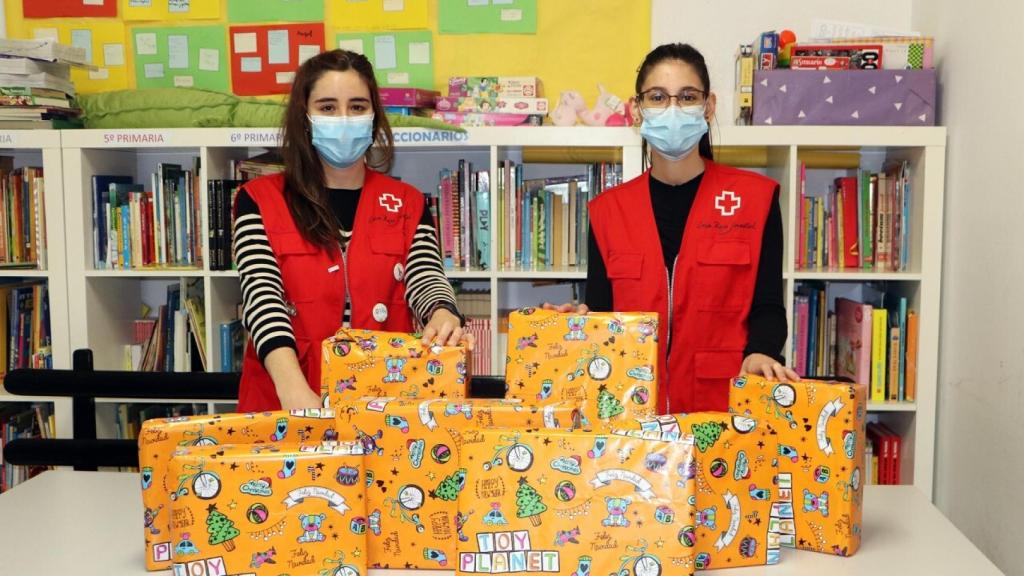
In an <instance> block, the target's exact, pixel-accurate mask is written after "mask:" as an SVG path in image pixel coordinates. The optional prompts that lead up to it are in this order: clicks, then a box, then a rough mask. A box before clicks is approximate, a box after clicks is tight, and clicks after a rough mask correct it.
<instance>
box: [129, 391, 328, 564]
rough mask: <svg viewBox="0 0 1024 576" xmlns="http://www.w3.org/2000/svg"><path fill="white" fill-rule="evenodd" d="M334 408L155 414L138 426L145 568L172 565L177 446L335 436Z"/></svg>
mask: <svg viewBox="0 0 1024 576" xmlns="http://www.w3.org/2000/svg"><path fill="white" fill-rule="evenodd" d="M335 427H336V424H335V418H334V412H333V411H331V410H326V409H320V408H318V409H310V410H293V411H275V412H252V413H246V414H215V415H201V416H182V417H177V418H154V419H152V420H147V421H145V422H144V423H143V424H142V429H141V430H140V432H139V471H140V473H141V479H142V504H143V506H144V510H145V521H144V531H145V535H146V538H145V541H146V569H147V570H166V569H168V568H170V567H171V555H172V552H173V549H174V545H173V543H172V542H171V540H170V530H169V528H170V524H169V520H168V516H169V515H170V512H169V509H170V503H171V499H172V497H174V496H175V494H176V492H177V491H178V488H180V487H179V486H177V482H176V481H175V480H174V479H173V477H171V476H168V474H167V463H168V462H169V461H170V459H171V455H172V454H173V453H174V451H175V450H177V449H179V448H187V447H192V446H211V445H217V444H256V443H269V442H294V443H300V442H301V443H315V442H323V441H331V440H337V439H338V434H337V432H336V431H335V430H336V428H335Z"/></svg>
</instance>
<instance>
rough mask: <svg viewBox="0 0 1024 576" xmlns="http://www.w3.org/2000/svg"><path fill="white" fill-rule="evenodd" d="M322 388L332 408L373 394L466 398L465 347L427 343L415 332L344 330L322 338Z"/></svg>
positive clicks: (400, 396)
mask: <svg viewBox="0 0 1024 576" xmlns="http://www.w3.org/2000/svg"><path fill="white" fill-rule="evenodd" d="M321 356H322V358H323V360H322V362H323V366H322V367H321V368H320V375H321V376H320V387H321V390H323V389H325V388H326V390H327V395H328V404H327V405H328V406H334V405H335V404H337V403H338V402H340V401H342V400H355V399H358V398H363V397H370V396H380V397H383V396H389V397H396V398H412V399H417V398H450V399H455V400H460V399H462V398H465V397H466V388H467V386H468V384H467V380H466V349H465V347H464V346H463V345H462V344H459V345H458V346H439V345H433V346H424V345H423V344H422V343H421V342H420V339H419V338H418V337H416V335H415V334H406V333H404V332H379V331H375V330H349V329H345V328H342V329H341V330H338V332H337V333H336V334H335V335H334V336H331V337H330V338H328V339H326V340H324V341H323V350H322V354H321Z"/></svg>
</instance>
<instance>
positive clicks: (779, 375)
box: [740, 353, 800, 382]
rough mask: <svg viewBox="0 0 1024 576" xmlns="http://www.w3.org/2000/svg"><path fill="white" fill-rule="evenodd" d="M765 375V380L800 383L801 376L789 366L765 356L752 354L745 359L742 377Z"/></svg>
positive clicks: (741, 369)
mask: <svg viewBox="0 0 1024 576" xmlns="http://www.w3.org/2000/svg"><path fill="white" fill-rule="evenodd" d="M743 374H763V375H764V377H765V378H769V379H773V380H781V381H783V382H799V381H800V375H799V374H797V373H796V371H795V370H793V369H792V368H790V367H788V366H783V365H782V363H781V362H779V361H778V360H776V359H774V358H772V357H771V356H766V355H764V354H756V353H755V354H751V355H750V356H747V357H746V358H744V359H743V365H742V366H741V367H740V375H741V376H742V375H743Z"/></svg>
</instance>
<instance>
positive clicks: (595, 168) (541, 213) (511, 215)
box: [496, 160, 622, 269]
mask: <svg viewBox="0 0 1024 576" xmlns="http://www.w3.org/2000/svg"><path fill="white" fill-rule="evenodd" d="M525 171H526V170H525V166H524V165H523V164H516V163H514V162H512V161H510V160H505V161H502V163H501V167H500V169H499V170H498V175H499V179H498V186H497V194H498V207H499V218H498V222H499V224H498V226H499V230H498V232H499V233H498V239H499V246H498V247H496V249H497V251H498V253H497V254H496V257H497V258H498V259H499V261H500V262H501V263H502V265H503V266H504V267H506V268H513V267H520V266H521V267H524V268H532V269H543V268H584V267H585V266H586V262H587V239H588V233H589V229H590V228H589V220H588V218H587V210H586V206H587V202H589V201H590V200H591V199H593V198H594V197H595V196H596V195H597V194H600V193H601V192H602V191H604V190H606V189H608V188H610V187H612V186H616V185H618V184H620V183H621V182H622V170H621V165H618V164H608V163H599V164H593V165H587V166H586V170H585V172H584V173H581V174H576V175H571V176H562V177H552V178H532V179H530V178H526V177H525Z"/></svg>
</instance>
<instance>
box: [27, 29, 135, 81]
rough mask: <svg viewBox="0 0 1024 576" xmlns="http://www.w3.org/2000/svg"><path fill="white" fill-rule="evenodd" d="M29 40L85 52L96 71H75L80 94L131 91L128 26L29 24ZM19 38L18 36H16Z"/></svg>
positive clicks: (73, 69) (78, 69)
mask: <svg viewBox="0 0 1024 576" xmlns="http://www.w3.org/2000/svg"><path fill="white" fill-rule="evenodd" d="M25 22H26V23H27V25H28V33H27V34H26V35H25V36H23V37H27V38H56V39H57V41H58V42H61V43H62V44H70V45H72V46H79V47H82V48H85V54H86V59H87V60H88V61H89V62H90V63H91V64H92V65H93V66H96V69H95V70H83V69H81V68H72V69H71V81H72V82H74V84H75V90H76V91H77V92H86V93H88V92H103V91H107V90H123V89H125V88H128V85H129V84H128V79H129V76H130V74H129V70H128V65H127V52H128V47H127V46H126V45H125V42H124V38H125V34H124V23H123V22H121V21H120V20H114V19H103V20H100V19H95V20H93V19H89V20H87V21H83V20H71V19H54V20H25ZM86 22H88V23H86ZM15 37H17V36H15Z"/></svg>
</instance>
